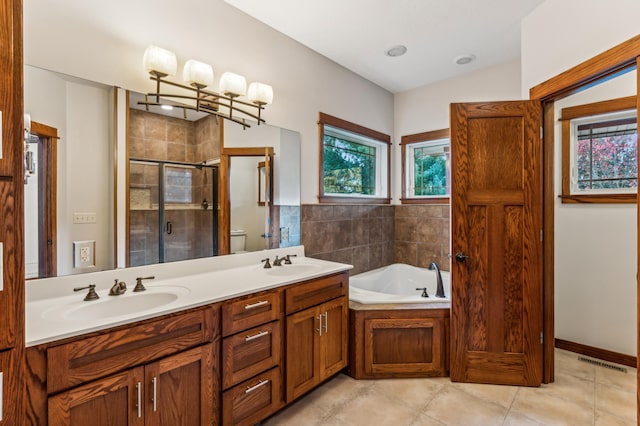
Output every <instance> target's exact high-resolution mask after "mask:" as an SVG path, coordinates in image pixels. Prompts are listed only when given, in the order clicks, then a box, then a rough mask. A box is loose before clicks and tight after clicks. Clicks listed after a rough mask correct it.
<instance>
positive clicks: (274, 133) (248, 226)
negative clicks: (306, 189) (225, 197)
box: [221, 123, 300, 250]
mask: <svg viewBox="0 0 640 426" xmlns="http://www.w3.org/2000/svg"><path fill="white" fill-rule="evenodd" d="M223 146H224V148H223V152H234V151H235V152H239V150H241V149H243V148H244V149H248V148H254V147H267V148H271V149H272V150H273V153H274V155H273V157H272V160H273V161H272V166H271V167H270V168H269V170H270V172H271V175H272V176H271V177H270V178H269V181H270V182H271V183H272V185H271V186H272V188H270V193H271V194H272V198H271V201H272V202H271V203H270V204H271V205H270V206H269V208H268V212H269V213H270V214H269V218H270V219H269V221H270V223H269V224H265V217H267V211H266V210H267V208H266V207H264V206H258V205H257V203H256V193H257V192H258V188H257V187H256V185H257V184H258V182H257V179H256V178H255V173H256V171H255V170H256V163H257V162H259V161H263V160H266V159H265V157H264V156H263V157H255V156H253V157H252V156H246V155H245V154H239V153H238V154H237V155H231V156H230V160H229V165H230V168H231V172H230V184H229V185H230V193H231V195H230V201H231V203H230V223H229V225H228V226H229V228H230V230H231V233H232V235H233V234H234V231H238V232H242V231H243V232H244V233H245V234H246V247H247V250H257V249H262V248H265V247H268V248H276V247H291V246H296V245H299V244H300V134H299V133H298V132H294V131H291V130H287V129H281V128H278V127H273V126H268V125H260V126H257V125H256V126H253V125H252V127H251V129H250V130H247V131H243V130H242V128H241V127H239V126H233V125H231V124H227V123H225V125H224V143H223ZM260 158H262V160H261V159H260ZM242 162H246V165H245V166H244V167H243V169H244V170H245V172H244V174H243V176H242V177H240V176H237V175H236V172H235V168H236V167H237V166H236V165H237V164H242ZM221 173H222V171H221ZM221 180H222V179H221ZM238 181H240V182H242V183H240V184H238V183H237V182H238ZM236 188H251V190H250V191H246V190H245V191H243V194H246V195H244V196H243V195H240V194H238V191H237V189H236ZM240 198H241V199H240ZM223 208H224V205H223ZM263 234H268V235H270V237H269V238H268V240H269V241H266V242H265V241H264V238H263V237H262V235H263ZM232 244H233V241H232Z"/></svg>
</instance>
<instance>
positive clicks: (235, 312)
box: [222, 290, 282, 336]
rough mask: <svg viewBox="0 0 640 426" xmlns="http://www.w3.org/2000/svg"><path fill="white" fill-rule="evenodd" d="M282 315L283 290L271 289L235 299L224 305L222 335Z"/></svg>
mask: <svg viewBox="0 0 640 426" xmlns="http://www.w3.org/2000/svg"><path fill="white" fill-rule="evenodd" d="M280 315H282V292H281V291H280V290H270V291H268V292H263V293H259V294H257V295H251V296H246V297H242V298H239V299H234V300H232V301H229V302H225V303H224V304H223V305H222V335H223V336H229V335H231V334H234V333H237V332H239V331H242V330H247V329H249V328H252V327H256V326H258V325H260V324H265V323H268V322H271V321H274V320H276V319H278V318H279V317H280Z"/></svg>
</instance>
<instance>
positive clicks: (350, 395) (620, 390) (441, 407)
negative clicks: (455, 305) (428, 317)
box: [264, 349, 637, 426]
mask: <svg viewBox="0 0 640 426" xmlns="http://www.w3.org/2000/svg"><path fill="white" fill-rule="evenodd" d="M577 358H578V355H577V354H574V353H572V352H567V351H563V350H560V349H557V350H556V377H555V382H554V383H552V384H549V385H543V386H541V387H540V388H524V387H514V386H495V385H476V384H466V383H452V382H451V381H450V380H449V378H435V379H392V380H353V379H352V378H350V377H348V376H346V375H343V374H341V375H338V376H337V377H335V378H333V379H331V380H330V381H328V382H327V383H325V384H324V385H322V386H321V387H319V388H318V389H316V390H314V391H313V392H311V393H310V394H308V395H306V396H305V397H303V398H302V399H301V400H299V401H298V402H296V403H294V404H293V405H291V406H290V407H288V408H286V409H285V410H283V411H282V412H280V413H278V414H277V415H276V416H274V417H272V418H271V419H269V420H267V421H266V422H265V423H264V425H266V426H274V425H291V426H294V425H295V426H299V425H304V426H311V425H323V426H333V425H336V426H338V425H340V426H342V425H356V426H357V425H363V426H384V425H389V426H431V425H439V426H442V425H447V426H449V425H464V426H471V425H481V426H488V425H509V426H511V425H517V426H528V425H571V426H574V425H594V426H605V425H607V426H609V425H611V426H613V425H635V424H636V374H637V373H636V369H635V368H628V367H625V368H627V372H626V373H622V372H618V371H616V370H612V369H609V368H606V367H600V366H595V365H592V364H589V363H585V362H582V361H578V359H577Z"/></svg>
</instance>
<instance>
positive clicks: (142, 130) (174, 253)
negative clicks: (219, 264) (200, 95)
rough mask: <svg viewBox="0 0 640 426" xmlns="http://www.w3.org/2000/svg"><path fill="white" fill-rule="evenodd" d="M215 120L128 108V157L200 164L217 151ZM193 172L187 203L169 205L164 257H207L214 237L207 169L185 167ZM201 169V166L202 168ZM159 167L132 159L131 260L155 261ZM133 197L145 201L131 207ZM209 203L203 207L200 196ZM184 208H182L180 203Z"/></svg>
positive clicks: (135, 261)
mask: <svg viewBox="0 0 640 426" xmlns="http://www.w3.org/2000/svg"><path fill="white" fill-rule="evenodd" d="M218 129H219V128H218V120H217V117H215V116H206V117H205V118H202V119H200V120H198V121H196V122H195V123H194V122H190V121H186V120H182V119H178V118H171V117H165V116H162V115H158V114H154V113H150V112H147V111H140V110H134V109H131V110H130V111H129V157H131V158H141V159H149V160H160V161H178V162H188V163H200V162H203V161H208V160H212V159H217V158H219V156H220V141H219V130H218ZM189 170H190V171H191V173H192V176H191V179H192V194H191V195H192V197H191V198H192V203H191V205H190V206H180V207H181V208H180V209H175V208H174V209H172V208H171V207H168V208H167V209H166V210H167V211H166V218H165V219H166V220H170V221H171V222H172V225H173V233H172V234H171V236H169V237H170V238H167V239H166V240H165V248H166V251H165V252H166V254H167V258H166V260H167V261H171V260H176V259H185V258H197V257H203V256H210V255H211V253H212V247H213V238H209V237H203V236H210V235H212V229H211V227H212V219H211V215H212V214H213V212H214V211H215V210H214V209H213V207H214V206H213V203H212V200H211V194H212V182H213V177H212V171H211V170H209V169H203V171H201V170H198V169H189ZM204 170H206V171H204ZM157 181H158V171H157V168H154V167H151V166H139V165H135V164H132V165H131V167H130V174H129V186H130V191H131V202H132V205H131V209H130V217H129V223H130V240H129V244H130V265H131V266H137V265H144V264H150V263H157V262H158V228H159V224H158V211H157V205H158V187H157V186H158V182H157ZM134 192H135V193H136V194H135V196H136V197H137V198H138V202H142V203H143V204H144V203H146V204H148V206H144V205H142V206H141V205H138V206H133V199H134V194H133V193H134ZM205 200H206V201H207V203H208V204H209V208H208V209H207V210H204V209H202V208H201V207H200V206H202V205H203V202H204V201H205ZM185 207H186V208H185Z"/></svg>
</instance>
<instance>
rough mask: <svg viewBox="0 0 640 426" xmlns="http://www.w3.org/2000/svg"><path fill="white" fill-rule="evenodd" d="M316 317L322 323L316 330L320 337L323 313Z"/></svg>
mask: <svg viewBox="0 0 640 426" xmlns="http://www.w3.org/2000/svg"><path fill="white" fill-rule="evenodd" d="M316 318H317V319H318V321H320V325H319V326H318V328H316V331H317V332H318V333H319V334H320V337H322V314H320V315H318V316H317V317H316Z"/></svg>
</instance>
